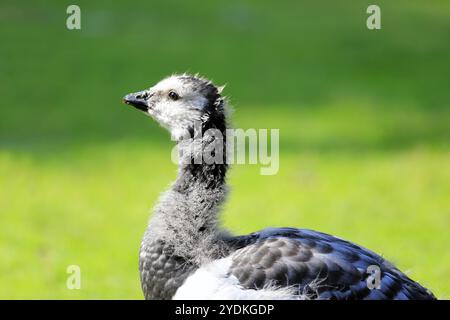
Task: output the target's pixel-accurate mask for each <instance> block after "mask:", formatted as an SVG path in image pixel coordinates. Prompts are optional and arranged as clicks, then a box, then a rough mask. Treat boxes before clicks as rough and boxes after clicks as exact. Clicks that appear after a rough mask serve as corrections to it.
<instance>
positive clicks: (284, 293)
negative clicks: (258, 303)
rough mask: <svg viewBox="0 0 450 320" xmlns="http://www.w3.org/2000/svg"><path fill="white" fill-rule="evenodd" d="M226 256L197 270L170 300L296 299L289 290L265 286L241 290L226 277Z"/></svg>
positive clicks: (229, 277)
mask: <svg viewBox="0 0 450 320" xmlns="http://www.w3.org/2000/svg"><path fill="white" fill-rule="evenodd" d="M231 262H232V259H231V258H230V257H228V258H223V259H220V260H216V261H213V262H211V263H209V264H208V265H206V266H204V267H201V268H199V269H198V270H197V271H196V272H195V273H194V274H193V275H191V276H190V277H188V278H187V279H186V281H185V283H184V284H183V285H182V286H181V287H180V288H178V290H177V292H176V293H175V295H174V297H173V299H174V300H264V299H271V300H277V299H278V300H281V299H299V296H295V295H293V294H292V288H277V287H270V286H267V287H265V288H263V289H260V290H254V289H245V288H243V287H242V286H240V285H239V280H238V279H237V278H236V277H235V276H233V275H229V274H228V270H229V268H230V266H231Z"/></svg>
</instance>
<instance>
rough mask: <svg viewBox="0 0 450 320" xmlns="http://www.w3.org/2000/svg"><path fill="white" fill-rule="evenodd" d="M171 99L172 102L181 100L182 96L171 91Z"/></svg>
mask: <svg viewBox="0 0 450 320" xmlns="http://www.w3.org/2000/svg"><path fill="white" fill-rule="evenodd" d="M169 98H170V99H172V100H178V98H180V96H179V95H178V94H177V93H176V92H174V91H170V92H169Z"/></svg>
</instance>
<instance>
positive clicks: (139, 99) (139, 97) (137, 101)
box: [123, 92, 148, 112]
mask: <svg viewBox="0 0 450 320" xmlns="http://www.w3.org/2000/svg"><path fill="white" fill-rule="evenodd" d="M145 97H146V96H145V94H144V93H143V92H136V93H130V94H127V95H126V96H125V97H124V98H123V102H124V103H125V104H128V105H130V106H133V107H135V108H136V109H139V110H141V111H145V112H147V111H148V104H147V100H146V99H145Z"/></svg>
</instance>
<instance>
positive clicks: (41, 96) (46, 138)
mask: <svg viewBox="0 0 450 320" xmlns="http://www.w3.org/2000/svg"><path fill="white" fill-rule="evenodd" d="M73 3H75V4H78V5H79V6H80V7H81V25H82V29H81V30H73V31H69V30H67V29H66V18H67V16H68V15H67V14H66V8H67V6H68V5H69V4H73ZM372 3H373V2H372V1H364V0H363V1H261V0H258V1H256V0H255V1H176V2H175V1H171V0H170V1H158V2H156V1H148V0H145V1H144V0H142V1H123V2H114V3H113V2H112V1H75V2H74V1H56V0H55V1H33V2H32V1H23V2H18V1H10V0H8V1H5V0H2V1H1V3H0V39H1V44H0V96H1V107H0V298H13V299H19V298H27V299H28V298H32V299H36V298H52V299H53V298H55V299H66V298H67V299H81V298H88V299H103V298H112V299H133V298H137V299H141V298H142V294H141V290H140V284H139V275H138V270H137V269H138V267H137V265H138V263H137V261H138V249H139V245H140V239H141V236H142V234H143V232H144V230H145V227H146V223H147V220H148V215H149V213H150V209H151V206H152V205H153V203H154V202H155V201H156V199H157V197H158V195H159V193H160V192H162V191H163V190H164V189H165V188H167V186H168V184H169V182H170V181H172V180H173V179H174V177H175V174H176V166H175V165H174V164H172V163H171V161H170V150H171V148H172V146H173V142H171V141H170V139H169V135H168V134H167V133H166V132H165V131H164V130H163V129H161V128H160V127H158V125H157V124H156V123H154V122H152V121H151V120H150V119H149V118H147V117H144V116H143V115H142V114H141V113H139V112H136V111H135V110H132V109H131V108H127V107H126V106H125V105H123V104H121V98H122V97H123V96H124V94H126V93H129V92H133V91H137V90H140V89H143V88H146V87H148V86H150V85H152V84H154V83H155V82H157V81H158V80H159V79H161V78H162V77H164V76H167V75H169V74H171V73H175V72H185V71H187V72H192V73H196V72H199V73H201V74H202V75H204V76H207V77H209V78H212V79H213V80H214V81H215V82H216V83H217V84H224V83H227V88H226V90H225V94H226V95H228V96H229V97H230V101H231V104H232V105H233V106H234V109H235V112H234V118H233V123H234V126H235V127H240V128H280V140H281V141H280V143H281V145H280V171H279V173H278V174H277V175H275V176H261V175H260V174H259V169H260V167H259V166H257V165H239V166H234V167H233V169H232V170H231V172H230V178H229V182H230V185H231V186H232V193H231V196H230V199H229V202H228V203H227V205H226V207H225V210H224V211H225V212H224V217H223V221H224V225H225V226H226V227H228V228H230V229H231V230H232V231H233V232H235V233H247V232H251V231H255V230H257V229H262V228H264V227H266V226H295V227H303V228H311V229H316V230H320V231H323V232H327V233H331V234H334V235H337V236H339V237H343V238H346V239H349V240H352V241H354V242H357V243H359V244H361V245H364V246H366V247H369V248H371V249H372V250H374V251H377V252H378V253H381V254H382V255H383V256H385V257H386V258H388V259H390V260H391V261H392V262H394V263H395V264H397V265H398V266H399V267H400V268H401V269H402V270H404V271H408V274H409V276H410V277H412V278H413V279H414V280H416V281H419V282H420V283H421V284H423V285H424V286H427V287H429V288H430V289H432V290H433V291H434V293H435V294H436V295H437V296H438V297H440V298H449V297H450V280H449V279H450V250H449V249H448V245H449V243H450V233H449V229H450V205H449V197H450V144H449V138H450V129H449V123H450V108H449V102H450V90H449V88H450V77H449V75H450V2H448V1H419V0H414V1H412V0H408V1H406V0H405V1H376V3H377V4H378V5H379V6H380V7H381V12H382V29H381V30H378V31H369V30H368V29H367V28H366V19H367V17H368V14H366V8H367V7H368V5H369V4H372ZM72 264H75V265H79V266H80V268H81V273H82V283H81V286H82V288H81V290H68V289H67V288H66V279H67V276H68V275H67V274H66V268H67V266H68V265H72Z"/></svg>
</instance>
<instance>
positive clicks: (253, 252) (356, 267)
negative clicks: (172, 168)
mask: <svg viewBox="0 0 450 320" xmlns="http://www.w3.org/2000/svg"><path fill="white" fill-rule="evenodd" d="M124 101H125V103H127V104H129V105H132V106H134V107H136V108H137V109H139V110H141V111H142V112H144V113H146V114H147V115H150V116H151V117H152V118H154V119H155V120H156V121H158V122H159V123H160V124H161V125H162V126H164V127H166V128H167V129H168V130H169V132H170V133H171V134H172V137H173V138H174V139H175V140H176V141H177V146H178V150H179V153H180V160H179V171H178V175H177V179H176V180H175V182H174V183H173V184H172V186H171V187H170V188H169V189H168V190H167V191H166V192H165V193H164V194H163V195H162V196H161V198H160V200H159V202H158V204H157V205H156V207H155V208H154V213H153V215H152V218H151V219H150V222H149V225H148V228H147V230H146V232H145V234H144V238H143V240H142V244H141V249H140V255H139V270H140V276H141V285H142V290H143V293H144V297H145V298H146V299H337V300H352V299H377V300H386V299H399V300H406V299H414V300H428V299H435V297H434V295H433V294H432V293H431V292H430V291H429V290H428V289H426V288H424V287H422V286H421V285H420V284H418V283H416V282H415V281H413V280H411V279H410V278H408V277H407V276H406V275H405V274H404V273H402V272H401V271H400V270H398V269H397V268H396V267H395V266H394V265H392V264H391V263H389V262H388V261H386V260H385V259H383V258H382V257H381V256H380V255H378V254H376V253H374V252H372V251H370V250H368V249H365V248H363V247H361V246H358V245H356V244H354V243H351V242H348V241H345V240H342V239H340V238H337V237H334V236H331V235H328V234H325V233H321V232H317V231H312V230H307V229H295V228H268V229H264V230H262V231H259V232H255V233H252V234H249V235H243V236H232V235H231V234H229V233H228V232H226V231H225V230H223V229H221V228H220V227H219V224H218V219H217V218H218V214H219V212H220V208H221V205H222V204H223V202H224V201H225V199H226V195H227V186H226V173H227V169H228V166H227V164H226V162H224V163H203V162H202V163H196V162H194V161H192V158H191V157H192V155H193V154H192V153H189V152H186V151H187V150H193V149H192V147H193V145H194V144H199V145H200V146H201V147H202V148H203V149H205V148H208V147H210V146H212V145H213V144H216V143H218V142H220V143H221V144H223V148H225V146H226V141H225V140H224V141H222V140H221V141H218V139H217V138H216V136H214V135H212V134H209V133H208V132H209V131H210V130H209V129H214V130H219V131H220V132H224V131H225V129H226V128H227V116H226V115H227V113H226V101H225V100H224V98H223V97H222V96H221V92H220V89H218V88H217V87H216V86H214V85H213V84H212V83H211V82H210V81H208V80H206V79H203V78H200V77H197V76H190V75H176V76H171V77H169V78H166V79H164V80H162V81H161V82H159V83H158V84H156V85H155V86H153V87H151V88H149V89H147V90H144V91H141V92H137V93H134V94H130V95H127V96H126V97H125V98H124ZM195 123H200V126H201V131H202V133H203V135H202V137H201V138H200V141H196V140H194V139H193V138H192V132H193V127H194V125H195ZM224 137H225V136H224ZM202 148H200V149H202ZM225 154H226V152H225ZM186 155H189V158H188V159H187V158H186V157H187V156H186ZM194 155H195V153H194Z"/></svg>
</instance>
